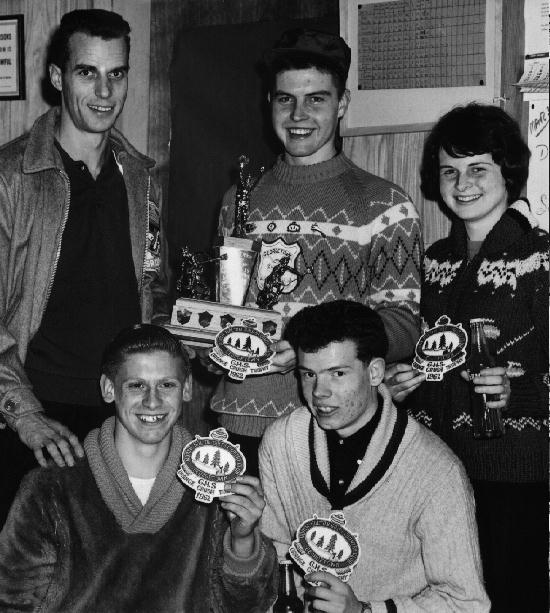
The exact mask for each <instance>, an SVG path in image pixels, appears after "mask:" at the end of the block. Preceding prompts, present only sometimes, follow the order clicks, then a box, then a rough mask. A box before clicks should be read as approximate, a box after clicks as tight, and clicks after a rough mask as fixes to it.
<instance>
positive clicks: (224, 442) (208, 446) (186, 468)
mask: <svg viewBox="0 0 550 613" xmlns="http://www.w3.org/2000/svg"><path fill="white" fill-rule="evenodd" d="M245 470H246V459H245V457H244V455H243V454H242V453H241V450H240V448H239V445H233V444H232V443H230V442H229V441H228V435H227V430H226V429H225V428H216V429H215V430H211V431H210V434H209V436H199V435H198V434H196V435H195V440H194V441H191V442H190V443H187V445H185V447H184V448H183V451H182V453H181V464H180V468H179V470H178V472H177V475H178V477H179V478H180V479H181V480H182V481H183V483H185V485H188V486H189V487H190V488H192V489H194V490H195V500H199V501H201V502H212V500H213V499H214V498H216V497H220V496H225V495H226V494H227V492H225V483H226V482H228V481H233V480H234V479H236V478H237V477H240V476H241V475H242V474H243V473H244V472H245Z"/></svg>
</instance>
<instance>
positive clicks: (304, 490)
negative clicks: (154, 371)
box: [260, 385, 489, 613]
mask: <svg viewBox="0 0 550 613" xmlns="http://www.w3.org/2000/svg"><path fill="white" fill-rule="evenodd" d="M378 391H379V393H380V394H381V396H382V398H383V401H384V404H383V408H382V414H381V417H380V421H379V423H378V425H377V426H376V429H375V430H374V432H373V435H372V438H371V440H370V443H369V445H368V447H367V451H366V453H365V455H364V456H363V458H362V461H361V463H360V465H359V467H358V469H357V472H356V473H355V476H354V477H353V480H352V481H351V483H350V485H349V487H348V489H347V491H346V495H345V497H344V503H343V509H342V511H343V514H344V517H345V520H346V528H347V529H348V530H349V531H350V532H352V533H354V534H357V535H358V539H359V546H360V548H361V555H360V557H359V561H358V562H357V566H356V567H355V568H354V569H353V572H352V574H351V577H350V579H349V582H348V583H349V586H350V587H351V589H352V590H353V591H354V593H355V595H356V597H357V598H358V599H359V600H363V601H369V602H370V603H371V607H372V611H373V613H390V612H392V611H393V612H397V613H421V612H425V613H428V612H430V613H433V612H436V611H437V613H451V612H453V613H487V611H489V600H488V598H487V596H486V594H485V590H484V588H483V581H482V576H481V564H480V559H479V550H478V542H477V528H476V520H475V509H474V501H473V496H472V491H471V487H470V484H469V482H468V478H467V477H466V473H465V471H464V467H463V466H462V464H461V463H460V461H459V460H458V458H457V457H456V456H455V455H454V454H453V453H452V452H451V451H450V449H449V448H448V447H447V446H446V445H445V443H443V442H442V441H441V439H439V438H438V437H437V436H435V435H434V434H433V433H432V432H430V431H429V430H428V429H427V428H424V427H423V426H422V425H421V424H418V423H417V422H415V421H414V420H413V419H412V418H410V417H408V416H407V414H406V413H405V412H404V411H399V412H398V411H397V410H396V408H395V406H393V405H392V402H391V397H390V395H389V392H388V391H387V389H386V388H385V386H384V385H381V386H380V387H379V388H378ZM260 476H261V479H262V485H263V488H264V494H265V498H266V507H265V509H264V513H263V516H262V520H261V524H260V526H261V529H262V532H263V533H264V534H265V535H266V536H268V537H269V538H271V539H272V540H273V542H274V544H275V547H276V549H277V553H278V555H279V558H281V557H283V556H284V555H285V554H286V552H287V551H288V548H289V545H290V543H291V541H292V540H293V539H294V538H295V534H296V530H297V528H298V527H299V526H300V524H301V523H302V522H304V521H306V520H307V519H310V518H311V517H313V515H314V514H316V515H317V516H318V517H320V518H328V517H329V516H330V514H331V511H332V509H331V504H330V503H329V500H328V498H327V495H326V494H325V493H324V492H326V491H327V489H328V487H329V484H330V468H329V454H328V446H327V439H326V434H325V432H324V431H323V430H321V428H319V426H318V425H317V423H316V421H315V420H314V419H313V418H312V417H311V415H310V413H309V411H308V410H307V409H304V408H301V409H298V410H296V411H294V412H293V413H292V414H291V415H287V416H286V417H284V418H283V419H279V420H276V421H275V422H273V423H272V424H271V425H270V426H269V428H268V429H267V430H266V432H265V434H264V437H263V440H262V443H261V446H260Z"/></svg>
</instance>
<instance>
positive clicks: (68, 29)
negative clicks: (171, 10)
mask: <svg viewBox="0 0 550 613" xmlns="http://www.w3.org/2000/svg"><path fill="white" fill-rule="evenodd" d="M76 32H82V33H83V34H88V35H89V36H97V37H99V38H103V39H104V40H112V39H114V38H124V40H125V41H126V48H127V50H128V56H130V25H129V24H128V22H127V21H126V20H125V19H123V18H122V17H121V16H120V15H119V14H118V13H114V12H112V11H105V10H103V9H79V10H76V11H70V12H69V13H65V15H63V17H62V18H61V23H60V24H59V27H58V28H57V30H56V31H55V32H54V34H53V36H52V39H51V42H50V48H49V53H48V64H55V65H56V66H58V67H59V68H60V69H61V71H62V72H64V71H65V67H66V65H67V62H68V61H69V39H70V38H71V36H72V35H73V34H75V33H76Z"/></svg>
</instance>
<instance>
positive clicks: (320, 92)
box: [273, 89, 332, 98]
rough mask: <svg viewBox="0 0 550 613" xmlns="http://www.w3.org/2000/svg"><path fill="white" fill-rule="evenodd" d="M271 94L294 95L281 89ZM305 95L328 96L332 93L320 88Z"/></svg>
mask: <svg viewBox="0 0 550 613" xmlns="http://www.w3.org/2000/svg"><path fill="white" fill-rule="evenodd" d="M273 95H274V96H291V97H292V98H295V97H296V96H295V95H294V94H290V93H289V92H285V91H283V90H281V89H278V90H276V91H275V93H274V94H273ZM305 95H306V96H330V95H332V94H331V92H330V91H329V90H328V89H320V90H319V91H317V92H309V93H308V94H305Z"/></svg>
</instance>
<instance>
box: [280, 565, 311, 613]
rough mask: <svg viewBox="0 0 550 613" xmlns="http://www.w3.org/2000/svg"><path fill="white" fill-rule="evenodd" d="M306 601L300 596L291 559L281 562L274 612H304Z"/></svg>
mask: <svg viewBox="0 0 550 613" xmlns="http://www.w3.org/2000/svg"><path fill="white" fill-rule="evenodd" d="M303 610H304V603H303V602H302V601H301V600H300V599H299V598H298V594H297V592H296V585H295V584H294V572H293V570H292V562H291V561H290V560H281V561H280V562H279V590H278V593H277V600H276V601H275V604H274V605H273V613H302V612H303Z"/></svg>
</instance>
